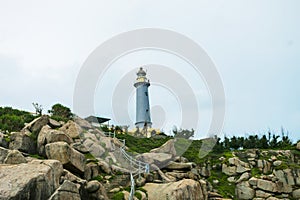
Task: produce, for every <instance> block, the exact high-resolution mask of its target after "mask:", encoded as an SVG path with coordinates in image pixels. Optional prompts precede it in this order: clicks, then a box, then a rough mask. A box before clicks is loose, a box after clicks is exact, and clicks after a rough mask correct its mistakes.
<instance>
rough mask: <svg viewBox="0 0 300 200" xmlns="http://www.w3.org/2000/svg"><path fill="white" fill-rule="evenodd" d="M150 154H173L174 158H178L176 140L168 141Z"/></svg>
mask: <svg viewBox="0 0 300 200" xmlns="http://www.w3.org/2000/svg"><path fill="white" fill-rule="evenodd" d="M150 152H151V153H168V154H172V155H173V156H176V149H175V146H174V139H171V140H168V141H167V142H166V143H164V144H163V145H162V146H160V147H158V148H156V149H152V150H151V151H150Z"/></svg>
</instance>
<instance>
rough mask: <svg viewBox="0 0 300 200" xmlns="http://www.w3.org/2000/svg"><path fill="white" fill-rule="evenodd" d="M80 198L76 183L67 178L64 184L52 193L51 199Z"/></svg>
mask: <svg viewBox="0 0 300 200" xmlns="http://www.w3.org/2000/svg"><path fill="white" fill-rule="evenodd" d="M65 199H66V200H80V199H81V198H80V194H79V189H78V188H77V186H76V184H74V183H72V182H70V181H68V180H66V181H64V182H63V184H62V185H61V186H60V187H59V188H58V189H57V190H56V191H55V192H54V193H53V194H52V195H51V197H50V198H49V200H65Z"/></svg>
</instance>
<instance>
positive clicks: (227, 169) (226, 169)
mask: <svg viewBox="0 0 300 200" xmlns="http://www.w3.org/2000/svg"><path fill="white" fill-rule="evenodd" d="M222 172H223V173H224V174H226V175H228V176H233V175H236V174H237V173H236V166H227V165H226V164H222Z"/></svg>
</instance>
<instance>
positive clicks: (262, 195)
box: [255, 190, 272, 199]
mask: <svg viewBox="0 0 300 200" xmlns="http://www.w3.org/2000/svg"><path fill="white" fill-rule="evenodd" d="M255 196H256V197H260V198H264V199H265V198H268V197H270V196H272V194H270V193H267V192H264V191H262V190H256V191H255Z"/></svg>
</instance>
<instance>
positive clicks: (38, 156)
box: [29, 154, 45, 160]
mask: <svg viewBox="0 0 300 200" xmlns="http://www.w3.org/2000/svg"><path fill="white" fill-rule="evenodd" d="M29 156H30V157H32V158H36V159H40V160H44V159H45V158H44V157H42V156H40V155H38V154H29Z"/></svg>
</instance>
